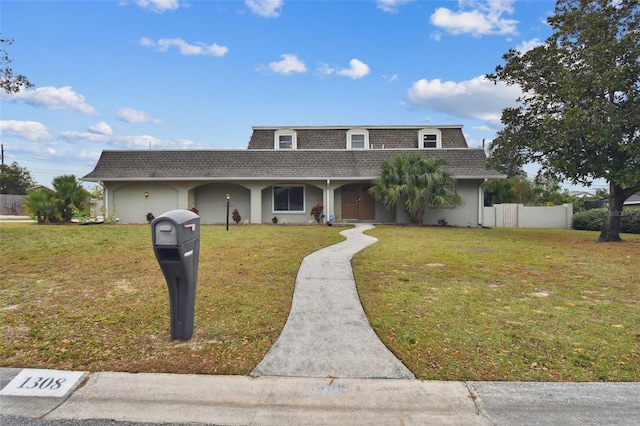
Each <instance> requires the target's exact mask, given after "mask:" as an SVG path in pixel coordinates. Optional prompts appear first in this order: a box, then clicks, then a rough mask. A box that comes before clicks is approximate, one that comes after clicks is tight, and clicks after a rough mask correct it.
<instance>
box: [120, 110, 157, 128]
mask: <svg viewBox="0 0 640 426" xmlns="http://www.w3.org/2000/svg"><path fill="white" fill-rule="evenodd" d="M117 117H118V118H119V119H120V120H122V121H126V122H127V123H156V124H161V123H162V120H159V119H152V118H151V117H149V116H148V115H147V114H146V113H144V112H142V111H138V110H135V109H133V108H120V109H119V110H118V114H117Z"/></svg>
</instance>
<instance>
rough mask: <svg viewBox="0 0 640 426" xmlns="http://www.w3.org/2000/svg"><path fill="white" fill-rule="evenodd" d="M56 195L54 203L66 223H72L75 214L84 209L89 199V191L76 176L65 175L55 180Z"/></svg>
mask: <svg viewBox="0 0 640 426" xmlns="http://www.w3.org/2000/svg"><path fill="white" fill-rule="evenodd" d="M53 187H54V188H55V190H56V193H55V195H54V197H53V202H54V204H55V206H56V211H57V212H58V213H59V214H60V216H61V217H62V219H63V220H64V221H65V222H70V221H71V217H72V216H73V213H74V212H76V211H79V210H80V208H82V207H84V203H85V202H86V201H87V199H88V198H89V191H87V190H86V189H84V188H83V187H82V186H81V185H80V184H79V183H78V181H77V180H76V177H75V176H74V175H63V176H58V177H57V178H55V179H53Z"/></svg>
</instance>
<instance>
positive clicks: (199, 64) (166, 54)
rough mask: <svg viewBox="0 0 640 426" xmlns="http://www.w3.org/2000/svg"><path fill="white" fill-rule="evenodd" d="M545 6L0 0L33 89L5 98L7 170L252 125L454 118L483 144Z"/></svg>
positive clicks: (216, 143) (39, 173) (171, 144)
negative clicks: (498, 76) (508, 56)
mask: <svg viewBox="0 0 640 426" xmlns="http://www.w3.org/2000/svg"><path fill="white" fill-rule="evenodd" d="M554 6H555V2H553V1H549V0H535V1H524V0H523V1H512V0H488V1H479V0H459V1H435V0H434V1H430V0H429V1H426V0H367V1H355V0H353V1H338V0H325V1H307V0H246V1H240V0H235V1H209V0H186V1H183V0H128V1H124V0H122V1H115V0H113V1H107V0H104V1H92V0H76V1H32V0H18V1H13V0H9V1H5V0H0V28H1V36H2V38H11V39H13V40H14V43H13V44H12V45H10V46H7V45H5V46H4V48H5V49H6V50H7V53H8V54H9V57H10V58H11V59H12V63H11V67H12V68H13V71H14V73H17V74H24V75H26V76H27V77H28V79H29V80H30V81H31V82H32V83H34V84H35V87H34V88H32V89H27V90H22V91H21V92H19V93H17V94H7V93H4V92H2V93H0V139H1V141H2V144H3V145H4V151H5V164H11V163H12V162H14V161H15V162H17V163H18V165H19V166H21V167H26V168H27V169H28V170H29V171H30V172H31V175H32V176H33V177H34V179H35V180H36V181H37V183H38V184H41V185H46V186H51V181H52V180H53V178H55V177H57V176H61V175H69V174H74V175H75V176H76V177H77V178H81V177H82V176H84V175H86V174H87V173H89V172H90V171H91V170H93V168H94V166H95V164H96V162H97V160H98V158H99V156H100V153H101V152H102V151H103V150H128V149H243V148H246V147H247V144H248V141H249V138H250V136H251V131H252V129H251V128H252V126H292V127H293V126H316V125H317V126H329V125H347V126H354V127H355V126H364V125H425V126H427V125H428V126H431V125H454V124H455V125H463V126H464V127H463V132H464V134H465V136H466V138H467V142H468V143H469V145H470V146H472V147H479V146H482V143H483V142H482V141H483V140H485V142H486V144H487V145H488V143H489V142H490V141H491V140H492V139H493V138H494V137H495V135H496V132H497V131H498V130H500V129H501V128H502V126H501V123H500V115H501V111H502V109H503V108H505V107H508V106H512V105H515V99H516V98H517V96H518V95H519V93H520V92H519V89H518V88H516V87H508V86H506V85H503V84H497V85H495V84H493V83H491V82H489V81H487V80H486V79H485V78H484V75H485V74H487V73H491V72H493V71H494V70H495V67H496V66H497V65H500V64H502V63H503V60H502V56H503V55H504V54H505V53H506V52H507V51H508V50H509V49H511V48H515V49H518V50H520V51H523V52H524V51H526V50H528V49H531V48H533V47H535V46H537V45H539V44H541V43H542V42H543V41H544V40H545V39H546V38H547V37H548V36H549V35H550V34H551V29H550V27H549V26H548V25H547V23H546V21H545V20H546V18H547V17H548V16H550V15H551V14H552V13H553V10H554ZM532 170H533V169H529V171H530V172H531V173H533V171H532Z"/></svg>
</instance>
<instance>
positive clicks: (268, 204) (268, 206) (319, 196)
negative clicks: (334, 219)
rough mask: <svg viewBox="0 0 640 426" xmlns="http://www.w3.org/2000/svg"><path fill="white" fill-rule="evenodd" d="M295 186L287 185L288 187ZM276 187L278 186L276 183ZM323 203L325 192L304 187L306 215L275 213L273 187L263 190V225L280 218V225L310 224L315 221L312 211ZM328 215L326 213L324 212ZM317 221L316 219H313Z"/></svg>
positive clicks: (308, 185)
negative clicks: (272, 219) (274, 218)
mask: <svg viewBox="0 0 640 426" xmlns="http://www.w3.org/2000/svg"><path fill="white" fill-rule="evenodd" d="M290 184H291V185H295V184H294V183H286V185H290ZM275 185H278V183H276V184H275ZM322 202H323V190H322V189H320V188H318V187H317V186H314V185H310V184H306V185H304V208H305V211H304V213H287V212H274V211H273V186H272V185H271V186H269V187H267V188H265V189H263V190H262V223H271V218H273V217H274V216H275V217H277V218H278V223H309V221H310V220H312V219H313V217H312V216H311V209H312V208H313V206H315V205H316V204H318V203H322ZM324 214H325V215H326V211H325V212H324ZM313 220H314V221H315V219H313Z"/></svg>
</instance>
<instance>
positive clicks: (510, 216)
mask: <svg viewBox="0 0 640 426" xmlns="http://www.w3.org/2000/svg"><path fill="white" fill-rule="evenodd" d="M502 226H504V227H506V228H517V227H518V205H517V204H503V205H502Z"/></svg>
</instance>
